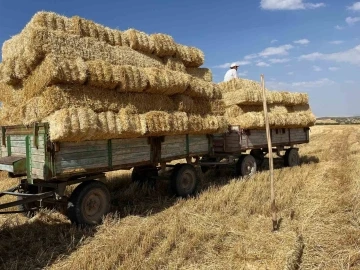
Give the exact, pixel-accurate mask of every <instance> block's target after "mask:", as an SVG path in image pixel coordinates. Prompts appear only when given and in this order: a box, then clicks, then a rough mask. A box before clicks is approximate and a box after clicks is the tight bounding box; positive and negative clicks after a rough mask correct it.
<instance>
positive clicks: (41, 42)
mask: <svg viewBox="0 0 360 270" xmlns="http://www.w3.org/2000/svg"><path fill="white" fill-rule="evenodd" d="M21 35H22V36H21V38H20V39H18V38H17V37H15V38H13V39H14V40H13V41H11V43H15V45H16V46H14V47H12V48H9V47H8V46H3V59H4V62H5V63H7V62H10V63H12V64H11V65H8V66H9V68H8V69H7V70H4V72H5V73H6V74H8V75H11V76H12V77H14V78H16V79H18V80H21V79H24V78H25V77H26V76H28V75H29V73H30V72H31V70H33V69H34V67H35V66H36V65H38V64H39V62H40V61H41V59H42V58H44V56H45V55H46V54H54V55H58V56H66V57H70V58H77V57H80V58H82V59H83V60H85V61H90V60H103V61H106V62H109V63H111V64H115V65H132V66H137V67H156V68H164V67H165V65H164V64H163V62H162V60H161V59H160V58H158V57H156V56H154V55H146V54H144V53H140V52H137V51H135V50H133V49H131V48H129V47H125V46H111V45H109V44H106V43H104V42H100V41H97V40H95V39H93V38H81V37H79V36H76V35H68V34H64V33H62V32H51V31H46V30H41V29H40V30H39V29H31V31H27V32H24V33H23V34H21ZM15 60H16V61H15Z"/></svg>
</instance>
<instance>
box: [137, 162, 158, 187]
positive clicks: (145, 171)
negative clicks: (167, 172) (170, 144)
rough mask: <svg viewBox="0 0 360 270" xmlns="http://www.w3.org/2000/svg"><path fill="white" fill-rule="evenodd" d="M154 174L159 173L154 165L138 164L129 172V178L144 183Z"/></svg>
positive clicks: (154, 175)
mask: <svg viewBox="0 0 360 270" xmlns="http://www.w3.org/2000/svg"><path fill="white" fill-rule="evenodd" d="M156 176H159V173H158V170H157V168H156V167H155V166H152V165H148V166H138V167H134V169H133V171H132V173H131V180H132V181H133V182H136V183H139V184H144V183H146V182H149V181H150V180H152V178H153V177H156Z"/></svg>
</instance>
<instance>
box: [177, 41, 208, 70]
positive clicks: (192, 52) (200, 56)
mask: <svg viewBox="0 0 360 270" xmlns="http://www.w3.org/2000/svg"><path fill="white" fill-rule="evenodd" d="M176 55H177V57H178V58H180V59H181V61H182V62H183V63H184V65H185V67H200V66H201V65H202V64H204V61H205V57H204V53H203V52H202V51H201V50H199V49H198V48H195V47H189V46H185V45H181V44H178V45H177V53H176Z"/></svg>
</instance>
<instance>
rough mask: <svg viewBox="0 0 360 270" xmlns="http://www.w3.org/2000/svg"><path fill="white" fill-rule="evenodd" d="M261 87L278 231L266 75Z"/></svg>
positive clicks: (274, 220)
mask: <svg viewBox="0 0 360 270" xmlns="http://www.w3.org/2000/svg"><path fill="white" fill-rule="evenodd" d="M261 85H262V92H263V107H264V108H263V109H264V117H265V126H266V137H267V143H268V150H269V165H270V186H271V213H272V223H273V231H276V230H277V229H278V222H277V215H276V205H275V188H274V163H273V154H272V143H271V136H270V125H269V117H268V110H267V101H266V92H265V80H264V75H261Z"/></svg>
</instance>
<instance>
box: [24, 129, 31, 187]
mask: <svg viewBox="0 0 360 270" xmlns="http://www.w3.org/2000/svg"><path fill="white" fill-rule="evenodd" d="M25 140H26V175H27V181H28V183H29V184H33V179H32V174H31V144H30V136H29V135H28V136H26V139H25Z"/></svg>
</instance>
